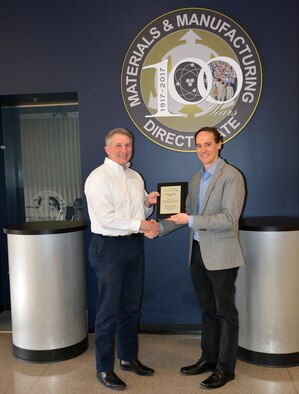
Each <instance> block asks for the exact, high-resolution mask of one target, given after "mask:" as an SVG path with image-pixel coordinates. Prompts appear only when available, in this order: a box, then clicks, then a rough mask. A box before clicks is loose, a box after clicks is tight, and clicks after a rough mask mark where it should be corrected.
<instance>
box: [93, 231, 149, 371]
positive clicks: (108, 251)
mask: <svg viewBox="0 0 299 394" xmlns="http://www.w3.org/2000/svg"><path fill="white" fill-rule="evenodd" d="M89 259H90V262H91V265H92V267H93V268H94V270H95V273H96V278H97V284H98V299H97V308H96V321H95V348H96V349H95V350H96V368H97V370H98V371H102V372H109V371H111V370H113V368H114V353H115V339H116V343H117V355H118V358H119V359H122V360H127V361H129V360H133V359H136V358H137V357H138V338H137V330H138V321H139V317H140V307H141V300H142V294H143V279H144V240H143V235H141V234H138V235H136V236H134V237H133V238H130V239H128V238H126V237H105V236H101V235H96V234H95V235H93V238H92V240H91V243H90V246H89Z"/></svg>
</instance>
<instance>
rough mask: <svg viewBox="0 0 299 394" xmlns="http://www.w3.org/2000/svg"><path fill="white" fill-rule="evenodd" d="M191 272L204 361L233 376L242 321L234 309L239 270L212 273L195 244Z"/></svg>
mask: <svg viewBox="0 0 299 394" xmlns="http://www.w3.org/2000/svg"><path fill="white" fill-rule="evenodd" d="M190 272H191V277H192V281H193V286H194V289H195V293H196V296H197V299H198V302H199V304H200V306H201V307H202V308H203V314H202V337H201V347H202V358H203V359H204V360H206V361H207V362H209V363H212V364H215V365H216V366H217V368H219V369H222V370H224V371H227V372H234V369H235V364H236V358H237V350H238V332H239V321H238V311H237V309H236V307H235V281H236V278H237V272H238V268H230V269H224V270H217V271H209V270H207V269H206V268H205V266H204V263H203V261H202V256H201V252H200V247H199V244H198V242H196V241H194V242H193V248H192V256H191V264H190Z"/></svg>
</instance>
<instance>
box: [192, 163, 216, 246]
mask: <svg viewBox="0 0 299 394" xmlns="http://www.w3.org/2000/svg"><path fill="white" fill-rule="evenodd" d="M220 161H221V158H220V157H219V158H218V160H217V161H216V162H215V163H214V164H213V165H212V166H211V167H210V168H209V169H208V170H207V171H205V169H204V167H202V169H201V170H200V172H201V179H200V183H199V190H198V200H197V208H196V214H197V215H199V212H200V208H201V204H202V202H203V199H204V197H205V194H206V191H207V188H208V186H209V183H210V180H211V179H212V176H213V174H214V172H215V170H216V168H217V166H218V164H219V163H220ZM188 226H189V227H190V228H193V216H192V215H191V216H189V222H188ZM194 239H195V240H196V241H198V239H199V233H198V231H195V232H194Z"/></svg>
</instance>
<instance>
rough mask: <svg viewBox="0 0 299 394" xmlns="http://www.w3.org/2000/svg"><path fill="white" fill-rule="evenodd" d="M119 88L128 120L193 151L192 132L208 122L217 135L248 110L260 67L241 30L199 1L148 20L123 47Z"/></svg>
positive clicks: (230, 131) (227, 135)
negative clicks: (198, 4)
mask: <svg viewBox="0 0 299 394" xmlns="http://www.w3.org/2000/svg"><path fill="white" fill-rule="evenodd" d="M121 90H122V97H123V101H124V104H125V107H126V110H127V112H128V114H129V116H130V118H131V120H132V121H133V123H134V124H135V126H136V127H137V128H138V129H139V130H140V131H141V132H142V133H143V134H144V135H145V136H146V137H148V138H149V139H150V140H152V141H153V142H155V143H157V144H159V145H160V146H162V147H164V148H168V149H172V150H176V151H183V152H191V151H194V150H195V147H194V141H193V136H194V133H195V132H196V131H197V130H199V129H200V128H201V127H203V126H214V127H217V128H218V130H219V131H220V132H221V133H222V135H223V140H224V142H227V141H229V140H230V139H232V138H233V137H234V136H235V135H237V134H238V133H239V132H240V131H241V130H242V129H243V128H244V127H245V125H246V124H247V123H248V122H249V120H250V119H251V117H252V115H253V113H254V112H255V110H256V108H257V105H258V102H259V99H260V95H261V90H262V67H261V62H260V58H259V55H258V52H257V50H256V48H255V45H254V44H253V42H252V40H251V39H250V37H249V36H248V34H247V33H246V32H245V31H244V30H243V29H242V28H241V27H240V26H239V25H238V24H237V23H236V22H234V21H233V20H232V19H230V18H229V17H227V16H225V15H223V14H220V13H218V12H216V11H213V10H209V9H203V8H186V9H178V10H174V11H171V12H168V13H167V14H164V15H162V16H160V17H158V18H157V19H155V20H154V21H152V22H151V23H149V24H148V25H147V26H146V27H145V28H144V29H143V30H142V31H141V32H140V33H139V34H138V35H137V37H136V38H135V39H134V41H133V42H132V44H131V46H130V48H129V49H128V51H127V53H126V56H125V59H124V62H123V66H122V70H121Z"/></svg>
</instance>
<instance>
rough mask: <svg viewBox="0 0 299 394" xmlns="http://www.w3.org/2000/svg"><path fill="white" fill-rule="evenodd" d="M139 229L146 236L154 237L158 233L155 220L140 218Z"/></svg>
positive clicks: (158, 228) (158, 229)
mask: <svg viewBox="0 0 299 394" xmlns="http://www.w3.org/2000/svg"><path fill="white" fill-rule="evenodd" d="M140 230H141V232H143V233H144V235H145V236H146V237H148V238H156V237H157V236H158V235H159V233H160V227H159V225H158V223H157V222H156V221H155V220H141V223H140Z"/></svg>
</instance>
